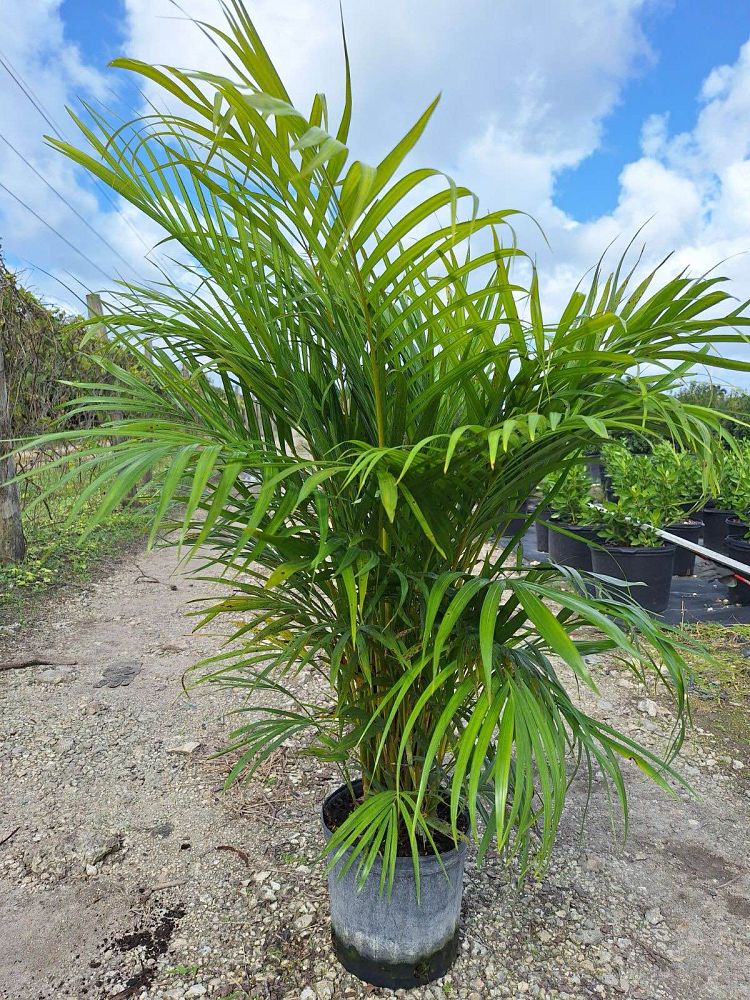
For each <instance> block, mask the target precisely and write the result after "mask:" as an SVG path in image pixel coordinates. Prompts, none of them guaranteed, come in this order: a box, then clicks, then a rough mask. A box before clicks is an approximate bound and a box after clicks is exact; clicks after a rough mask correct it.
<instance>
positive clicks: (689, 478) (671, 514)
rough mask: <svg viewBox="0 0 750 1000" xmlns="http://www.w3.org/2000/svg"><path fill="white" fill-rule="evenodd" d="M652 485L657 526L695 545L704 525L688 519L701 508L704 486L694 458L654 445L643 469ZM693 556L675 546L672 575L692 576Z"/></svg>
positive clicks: (652, 503) (690, 455)
mask: <svg viewBox="0 0 750 1000" xmlns="http://www.w3.org/2000/svg"><path fill="white" fill-rule="evenodd" d="M636 457H638V456H636ZM644 474H645V475H646V476H648V477H649V478H650V481H651V483H652V486H653V498H652V501H651V505H652V506H653V507H654V508H655V509H656V510H657V511H658V512H659V524H658V525H656V526H657V527H663V526H666V529H667V531H669V532H670V533H671V534H673V535H676V536H677V537H678V538H683V539H685V541H688V542H696V543H697V542H699V541H700V539H701V538H702V537H703V531H704V524H703V521H701V520H700V518H698V517H695V516H691V515H692V514H693V512H694V511H695V510H697V509H699V508H700V507H701V506H702V494H703V490H704V485H703V481H702V476H701V470H700V466H699V463H698V460H697V458H696V456H695V455H693V454H690V453H689V452H685V451H677V450H676V449H675V448H674V446H673V445H671V444H670V443H669V442H667V441H662V442H659V443H658V444H656V445H655V446H654V450H653V453H652V456H651V462H650V464H649V465H648V466H647V467H646V468H645V469H644ZM694 572H695V553H694V552H691V551H690V550H689V549H683V548H681V547H680V546H677V547H676V549H675V555H674V565H673V573H674V576H692V575H693V573H694Z"/></svg>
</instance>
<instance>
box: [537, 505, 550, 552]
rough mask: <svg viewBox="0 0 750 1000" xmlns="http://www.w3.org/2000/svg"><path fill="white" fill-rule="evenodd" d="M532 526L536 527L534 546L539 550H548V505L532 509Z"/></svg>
mask: <svg viewBox="0 0 750 1000" xmlns="http://www.w3.org/2000/svg"><path fill="white" fill-rule="evenodd" d="M534 514H535V518H534V527H535V528H536V547H537V550H538V551H539V552H549V524H548V523H547V521H548V520H549V515H550V511H549V507H544V508H542V509H541V510H540V509H539V508H537V509H536V510H535V511H534Z"/></svg>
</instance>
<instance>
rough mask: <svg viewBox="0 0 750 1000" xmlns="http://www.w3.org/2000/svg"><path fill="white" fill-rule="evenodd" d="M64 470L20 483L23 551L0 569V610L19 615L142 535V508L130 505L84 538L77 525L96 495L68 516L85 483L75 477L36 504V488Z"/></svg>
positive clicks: (80, 578) (144, 521) (84, 518)
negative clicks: (35, 599) (16, 560)
mask: <svg viewBox="0 0 750 1000" xmlns="http://www.w3.org/2000/svg"><path fill="white" fill-rule="evenodd" d="M70 469H71V466H63V467H61V468H59V469H55V470H50V472H49V474H47V475H46V476H45V477H44V480H43V481H42V480H37V483H38V485H34V486H32V485H30V484H26V483H25V484H24V489H23V496H22V503H23V510H24V513H23V522H24V534H25V536H26V544H27V553H26V558H25V559H24V560H23V562H21V563H16V564H13V563H11V564H5V565H0V612H3V611H4V612H8V611H10V612H15V611H22V610H24V609H25V607H26V603H27V602H28V601H29V600H31V599H33V597H34V596H35V595H39V594H42V593H44V592H45V591H48V590H49V589H50V588H52V587H56V586H59V585H60V584H65V583H71V582H82V581H85V580H86V579H88V577H89V576H90V574H91V571H92V570H93V569H94V568H95V567H96V566H97V565H98V564H101V563H102V562H103V561H104V560H105V559H107V558H108V557H111V556H112V555H113V554H115V553H117V552H119V551H120V550H122V549H123V548H124V547H126V546H128V545H130V544H131V543H132V542H133V541H134V540H135V539H136V538H138V537H140V536H142V535H144V534H145V531H146V528H147V525H148V515H147V508H146V507H144V505H143V504H142V503H141V502H139V503H137V504H134V505H133V506H132V507H118V508H117V509H116V510H114V511H113V512H112V513H111V514H109V515H108V516H107V517H106V518H104V520H103V521H102V522H101V524H100V525H98V526H97V527H96V528H95V529H94V530H93V531H91V532H90V533H89V534H88V535H85V534H84V527H83V526H84V524H85V523H86V522H87V520H90V519H91V516H92V513H93V512H94V511H95V510H96V509H97V507H98V505H99V503H100V496H99V495H97V494H94V495H93V496H91V497H90V498H88V499H87V500H86V502H85V504H84V505H83V506H82V508H81V509H80V510H79V511H77V512H76V514H75V515H72V511H73V509H74V506H75V503H76V501H77V500H78V499H79V497H80V496H81V493H82V492H83V490H84V489H85V488H86V486H87V485H88V482H87V480H85V479H82V477H79V476H74V477H73V478H72V479H70V480H68V481H67V482H65V483H63V484H61V485H60V487H59V489H58V490H57V491H56V492H55V493H54V494H53V495H52V496H51V497H49V498H48V499H46V500H45V501H39V499H38V498H39V495H40V493H41V489H40V487H43V488H46V487H48V486H51V485H54V482H55V480H58V481H59V480H60V479H61V478H62V476H63V475H64V473H66V472H68V471H70ZM34 501H36V502H34Z"/></svg>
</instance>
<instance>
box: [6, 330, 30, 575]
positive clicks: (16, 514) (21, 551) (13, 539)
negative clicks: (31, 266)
mask: <svg viewBox="0 0 750 1000" xmlns="http://www.w3.org/2000/svg"><path fill="white" fill-rule="evenodd" d="M5 322H6V318H5V317H3V316H2V315H0V563H8V562H20V561H21V560H22V559H23V557H24V556H25V555H26V539H25V538H24V534H23V521H22V520H21V498H20V495H19V493H18V483H14V482H11V481H10V480H12V479H13V477H14V476H15V474H16V467H15V462H14V461H13V455H11V454H7V451H8V449H10V448H11V446H12V444H13V429H12V427H11V425H10V404H9V402H8V383H7V379H6V375H5V354H4V352H3V328H4V326H5Z"/></svg>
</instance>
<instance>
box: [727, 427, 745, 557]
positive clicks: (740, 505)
mask: <svg viewBox="0 0 750 1000" xmlns="http://www.w3.org/2000/svg"><path fill="white" fill-rule="evenodd" d="M727 478H728V479H729V485H728V487H727V490H726V498H727V500H726V502H727V504H728V506H729V507H730V508H731V510H732V513H731V514H730V515H729V516H728V517H727V519H726V534H725V536H724V548H725V551H727V552H729V551H730V550H731V545H730V542H731V539H733V538H744V537H745V535H746V533H747V531H748V529H750V443H748V442H746V441H742V442H739V443H738V445H737V447H736V449H735V451H734V453H733V454H732V457H731V474H730V475H729V476H728V477H727Z"/></svg>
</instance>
